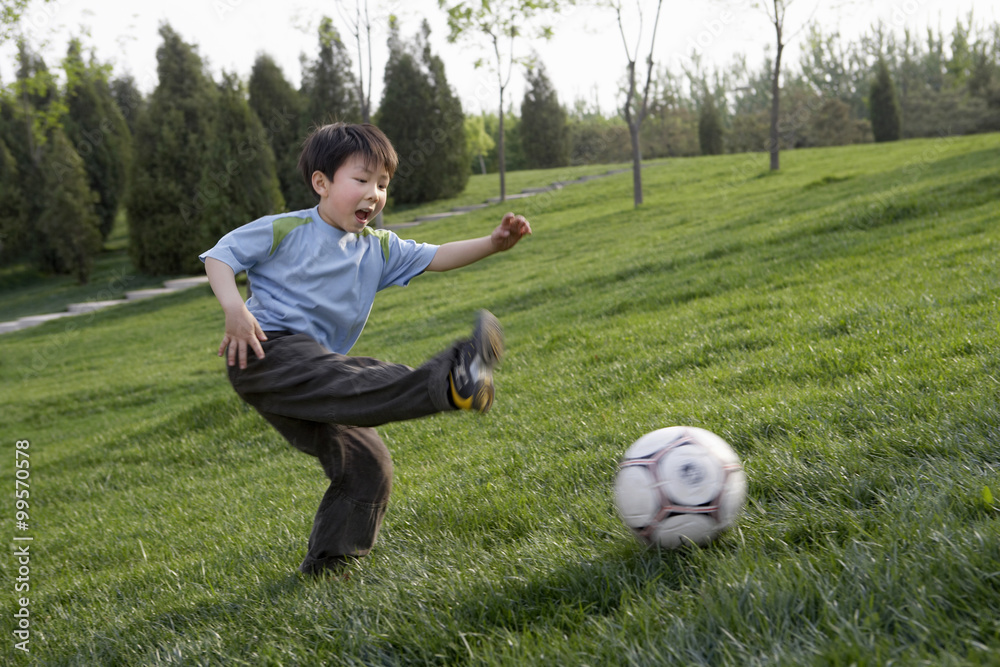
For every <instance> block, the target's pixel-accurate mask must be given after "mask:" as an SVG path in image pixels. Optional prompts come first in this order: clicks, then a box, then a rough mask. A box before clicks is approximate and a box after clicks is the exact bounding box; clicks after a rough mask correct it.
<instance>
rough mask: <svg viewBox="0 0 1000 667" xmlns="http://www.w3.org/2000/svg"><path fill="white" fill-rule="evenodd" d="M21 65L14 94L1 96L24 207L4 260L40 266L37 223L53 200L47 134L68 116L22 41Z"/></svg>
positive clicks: (1, 130) (13, 222) (2, 129)
mask: <svg viewBox="0 0 1000 667" xmlns="http://www.w3.org/2000/svg"><path fill="white" fill-rule="evenodd" d="M17 60H18V68H17V81H16V83H15V85H14V87H13V90H12V91H11V92H10V94H7V93H6V91H5V93H4V94H3V95H2V96H0V138H2V139H3V142H4V143H5V144H6V147H7V150H8V151H9V152H10V155H11V157H13V159H14V166H15V169H14V170H13V174H15V175H16V177H17V181H16V184H17V190H19V191H20V193H21V198H20V203H21V205H22V208H21V212H20V214H19V215H14V216H10V217H8V219H7V223H6V224H7V225H8V227H7V229H6V230H5V232H4V233H5V234H6V237H5V238H4V241H3V245H4V249H3V258H4V259H5V260H16V261H20V260H24V259H25V258H28V259H30V260H31V261H33V262H34V263H36V264H39V265H40V264H41V261H40V260H41V257H42V255H43V253H44V245H45V238H44V236H43V235H42V234H41V232H40V231H39V229H38V227H37V225H36V224H35V223H36V222H37V220H38V218H39V216H40V215H41V213H42V210H43V209H44V208H45V206H46V204H47V203H48V200H49V195H48V193H47V192H46V191H45V175H44V168H45V167H44V162H45V153H44V147H45V143H46V133H47V131H48V128H50V127H52V128H55V127H58V125H59V122H60V120H61V119H62V118H63V116H64V114H63V112H62V106H61V100H60V99H59V97H58V91H57V86H56V83H55V80H54V78H53V77H52V74H51V73H50V72H49V71H48V68H47V67H46V65H45V62H44V60H42V58H41V56H39V55H37V54H36V53H34V52H33V51H32V50H31V49H30V48H29V47H28V45H27V44H26V43H25V42H23V41H21V42H19V43H18V54H17Z"/></svg>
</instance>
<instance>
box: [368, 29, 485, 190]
mask: <svg viewBox="0 0 1000 667" xmlns="http://www.w3.org/2000/svg"><path fill="white" fill-rule="evenodd" d="M429 35H430V27H429V26H428V24H427V22H426V21H425V22H424V24H423V28H422V32H421V34H420V35H419V36H418V37H416V38H415V39H414V41H413V42H412V43H406V42H403V41H402V40H401V39H400V37H399V26H398V24H396V23H395V22H393V23H392V26H391V34H390V37H389V60H388V62H387V63H386V67H385V87H384V89H383V93H382V101H381V103H380V105H379V113H378V125H379V127H380V128H382V130H383V131H384V132H385V133H386V135H387V136H388V137H389V139H390V140H391V141H392V142H393V145H394V146H395V147H396V152H397V153H399V160H400V162H399V168H398V169H397V170H396V174H395V176H394V177H393V179H392V183H391V184H390V186H389V195H390V197H392V200H393V201H394V202H396V203H418V202H424V201H432V200H434V199H441V198H444V197H449V196H452V195H455V194H457V193H459V192H461V191H462V190H463V189H464V188H465V184H466V183H467V182H468V179H469V164H468V160H467V158H466V151H465V116H464V114H463V113H462V106H461V102H460V101H459V100H458V98H457V96H456V95H455V94H454V92H453V91H452V89H451V87H450V86H449V85H448V80H447V77H446V76H445V72H444V63H443V62H442V61H441V59H440V58H439V57H437V56H435V55H434V54H433V53H432V52H431V50H430V46H429V42H428V37H429Z"/></svg>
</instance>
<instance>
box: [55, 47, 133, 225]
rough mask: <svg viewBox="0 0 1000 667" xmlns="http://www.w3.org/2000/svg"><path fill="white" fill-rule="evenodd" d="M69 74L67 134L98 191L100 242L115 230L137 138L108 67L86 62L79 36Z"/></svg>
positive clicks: (72, 49)
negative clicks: (112, 85) (118, 100)
mask: <svg viewBox="0 0 1000 667" xmlns="http://www.w3.org/2000/svg"><path fill="white" fill-rule="evenodd" d="M63 69H64V71H65V72H66V106H67V114H66V119H65V121H64V126H65V130H66V136H67V138H68V139H69V140H70V142H71V143H72V144H73V147H74V148H75V149H76V152H77V153H79V154H80V157H82V158H83V164H84V168H85V169H86V172H87V180H88V182H89V184H90V189H91V190H93V191H94V193H95V194H96V195H97V202H96V208H97V211H96V212H97V217H98V219H99V220H100V230H101V240H102V241H103V240H106V239H107V238H108V235H109V234H110V233H111V228H112V227H113V226H114V223H115V216H116V215H117V214H118V206H119V203H120V201H121V199H122V197H123V196H124V194H125V181H126V175H127V173H128V166H129V162H130V160H131V154H132V137H131V134H130V132H129V129H128V125H127V124H126V123H125V118H124V117H123V116H122V114H121V111H120V110H119V108H118V105H117V103H116V102H115V100H114V97H113V96H112V94H111V88H110V86H109V85H108V79H107V70H108V68H106V67H102V66H100V65H97V64H95V63H94V62H93V59H91V62H90V63H84V62H83V58H82V56H81V45H80V42H79V40H76V39H74V40H71V41H70V44H69V49H68V51H67V54H66V58H65V60H63Z"/></svg>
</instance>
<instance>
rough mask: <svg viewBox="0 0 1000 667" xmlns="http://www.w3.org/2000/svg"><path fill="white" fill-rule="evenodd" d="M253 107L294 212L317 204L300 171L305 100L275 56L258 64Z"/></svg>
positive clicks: (253, 81) (253, 73)
mask: <svg viewBox="0 0 1000 667" xmlns="http://www.w3.org/2000/svg"><path fill="white" fill-rule="evenodd" d="M247 88H248V90H249V93H250V108H251V109H253V111H254V113H256V114H257V118H259V119H260V122H261V124H262V125H263V128H262V129H263V131H264V133H265V134H266V135H267V138H268V143H269V145H270V147H271V152H272V153H273V154H274V162H275V169H276V171H277V174H278V183H279V187H280V188H281V195H282V198H283V199H284V201H285V203H286V205H287V206H288V207H289V208H290V209H292V210H298V209H303V208H311V207H312V206H313V205H314V201H315V200H314V198H313V193H312V190H311V189H310V188H308V187H306V184H305V182H304V181H303V180H302V172H300V171H299V151H300V147H301V144H302V140H303V138H304V137H303V134H304V130H305V128H304V127H303V125H304V124H303V121H302V115H303V108H304V100H303V99H302V96H301V95H300V94H299V91H297V90H296V89H295V88H294V87H293V86H292V84H290V83H289V82H288V80H287V79H285V75H284V74H283V73H282V71H281V68H280V67H278V65H277V64H276V63H275V62H274V60H273V59H272V58H271V56H268V55H265V54H261V55H259V56H257V59H256V60H255V61H254V64H253V68H252V69H251V71H250V81H249V84H248V86H247Z"/></svg>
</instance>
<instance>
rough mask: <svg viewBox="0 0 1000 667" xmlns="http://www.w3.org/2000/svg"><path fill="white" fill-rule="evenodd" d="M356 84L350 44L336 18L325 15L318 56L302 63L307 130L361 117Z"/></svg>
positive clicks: (321, 25)
mask: <svg viewBox="0 0 1000 667" xmlns="http://www.w3.org/2000/svg"><path fill="white" fill-rule="evenodd" d="M356 88H357V84H356V83H355V80H354V74H353V73H352V71H351V58H350V56H348V55H347V48H346V47H345V46H344V42H343V40H341V38H340V34H339V33H338V32H337V30H336V29H335V28H334V27H333V21H332V20H331V19H330V18H329V17H326V16H324V17H323V20H322V21H321V22H320V26H319V53H318V55H317V57H316V60H315V61H313V62H311V63H309V62H303V63H302V88H301V92H302V96H303V98H304V99H305V103H304V104H305V118H304V121H305V127H304V130H305V131H306V133H308V131H309V130H310V129H311V128H313V127H317V126H320V125H325V124H327V123H332V122H335V121H344V122H357V121H359V120H360V119H361V110H360V108H359V106H358V100H357V97H356V93H355V90H356Z"/></svg>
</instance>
